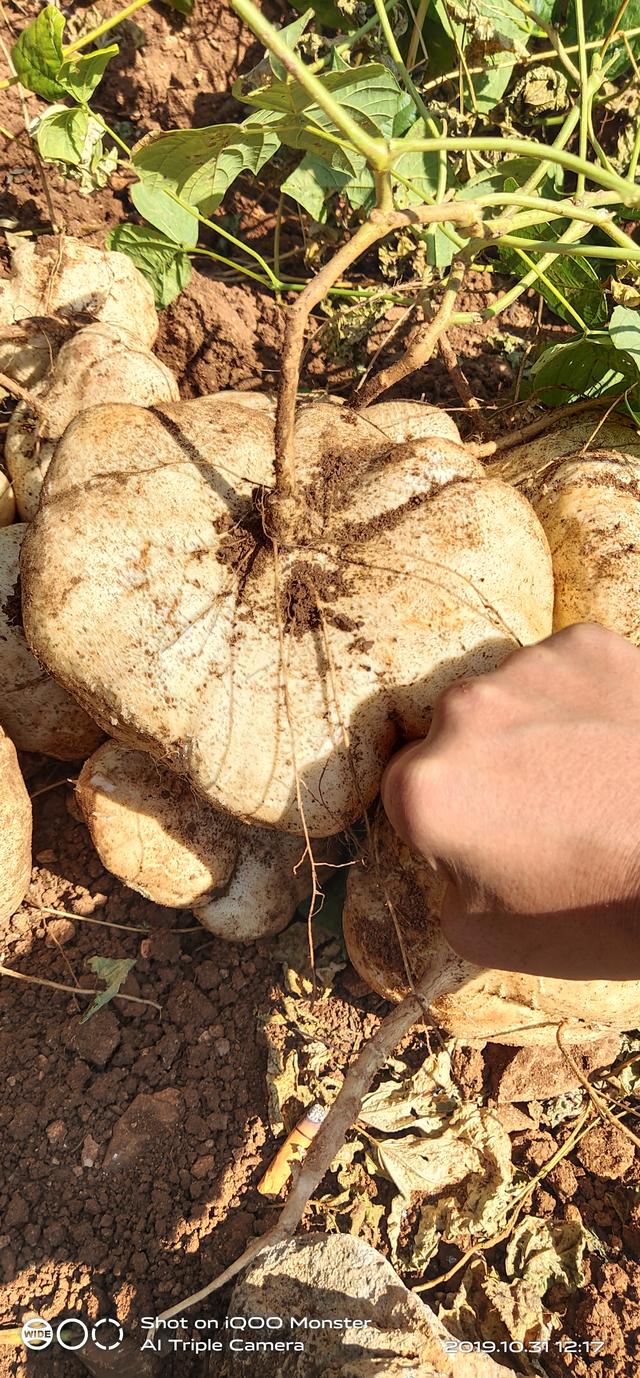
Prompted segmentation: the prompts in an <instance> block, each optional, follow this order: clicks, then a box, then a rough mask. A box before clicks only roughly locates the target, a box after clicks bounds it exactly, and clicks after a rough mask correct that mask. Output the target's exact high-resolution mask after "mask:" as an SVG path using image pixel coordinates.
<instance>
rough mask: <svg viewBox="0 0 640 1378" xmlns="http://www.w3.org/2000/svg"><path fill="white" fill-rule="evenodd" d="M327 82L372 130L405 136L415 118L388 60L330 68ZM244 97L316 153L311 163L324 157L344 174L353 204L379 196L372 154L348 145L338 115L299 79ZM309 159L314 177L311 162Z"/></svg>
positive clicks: (285, 138)
mask: <svg viewBox="0 0 640 1378" xmlns="http://www.w3.org/2000/svg"><path fill="white" fill-rule="evenodd" d="M322 82H323V85H324V86H325V87H326V89H327V90H328V91H330V92H331V93H332V94H333V95H334V96H337V97H338V99H339V101H340V105H341V106H342V107H343V109H346V110H348V112H349V114H350V115H351V116H352V117H353V118H354V119H355V120H356V121H357V123H358V124H359V125H360V126H361V128H363V129H364V130H365V131H366V132H367V133H368V134H369V135H373V136H376V137H380V136H382V137H383V138H401V137H402V136H403V135H404V134H405V133H406V130H407V128H408V126H409V125H410V124H411V123H412V122H413V113H414V112H413V103H412V101H411V98H410V97H409V96H408V95H407V94H406V92H404V91H402V89H401V88H400V86H399V85H398V82H397V81H396V78H395V76H394V75H393V73H392V72H390V71H389V70H388V68H386V67H384V66H383V65H382V63H378V62H371V63H367V64H366V65H364V66H362V67H359V68H357V69H353V68H346V69H344V70H338V71H333V72H328V73H326V74H325V75H324V76H323V78H322ZM236 89H237V88H236ZM242 98H243V99H244V100H245V102H246V103H247V104H249V105H255V106H256V107H258V108H259V109H260V111H261V114H260V116H259V118H260V119H261V120H262V121H263V122H264V115H263V114H262V110H263V109H265V108H266V110H267V112H268V113H270V115H271V122H270V124H269V128H270V129H271V130H272V131H273V132H275V133H277V134H278V136H279V138H280V140H281V142H282V143H283V144H286V145H287V146H288V147H290V148H299V149H301V150H302V151H303V152H304V153H306V154H312V155H313V156H314V159H315V160H317V161H315V162H314V163H312V164H311V167H312V168H314V169H316V170H317V168H318V166H319V162H323V163H324V164H325V165H326V166H327V167H328V168H330V169H331V170H332V172H334V173H339V174H342V178H341V190H342V191H343V194H344V196H345V197H346V198H347V200H348V202H349V204H350V205H351V206H353V207H354V208H357V209H360V208H362V209H365V210H367V209H369V207H370V206H371V205H372V204H373V201H374V181H373V174H372V172H371V170H370V168H369V166H368V164H367V162H366V159H365V158H364V157H363V156H362V154H360V153H356V152H354V150H353V149H351V148H350V147H348V146H345V145H344V141H343V140H342V136H341V135H340V132H339V130H338V129H337V128H336V126H335V125H334V124H333V122H332V120H331V119H330V118H329V116H328V115H326V114H325V112H324V110H322V109H320V107H319V106H318V105H316V104H314V102H313V101H312V100H311V98H310V97H309V96H308V94H307V92H306V91H305V90H304V89H303V88H302V87H301V86H300V85H299V84H298V83H297V82H273V83H271V84H270V85H269V86H268V87H265V88H263V89H262V90H261V91H260V92H257V91H253V92H251V93H249V94H246V93H245V94H244V96H243V97H242ZM254 118H257V117H254ZM303 162H304V166H303V173H304V174H305V181H307V182H308V181H309V179H308V177H307V174H308V171H309V167H310V165H309V163H307V162H305V161H304V160H303ZM313 181H314V183H317V181H318V177H317V176H315V175H314V177H313ZM293 185H294V190H296V188H297V189H299V186H300V183H299V181H297V180H294V184H293ZM302 191H303V195H307V196H308V194H309V186H308V185H307V186H306V187H304V186H303V188H302ZM310 194H311V199H312V202H313V204H314V205H315V206H316V208H318V207H319V204H320V199H319V196H318V193H317V187H316V186H314V187H312V188H311V192H310Z"/></svg>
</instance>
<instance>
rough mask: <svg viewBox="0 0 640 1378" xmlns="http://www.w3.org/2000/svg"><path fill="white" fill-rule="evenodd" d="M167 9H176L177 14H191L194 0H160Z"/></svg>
mask: <svg viewBox="0 0 640 1378" xmlns="http://www.w3.org/2000/svg"><path fill="white" fill-rule="evenodd" d="M162 4H163V5H166V6H167V9H170V10H177V12H178V14H186V15H189V14H193V6H194V4H195V0H162Z"/></svg>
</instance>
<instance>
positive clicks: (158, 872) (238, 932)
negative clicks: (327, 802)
mask: <svg viewBox="0 0 640 1378" xmlns="http://www.w3.org/2000/svg"><path fill="white" fill-rule="evenodd" d="M76 798H77V800H78V803H79V805H80V809H81V812H82V815H83V816H84V819H85V822H86V824H87V827H88V828H89V832H90V833H91V838H92V841H93V845H94V847H95V849H96V851H97V853H98V855H99V857H100V859H101V860H102V862H103V864H104V865H105V867H106V868H107V870H108V871H111V872H112V873H113V874H114V875H116V876H117V877H118V879H119V880H121V881H123V882H124V884H125V885H129V886H131V888H132V889H133V890H138V891H139V893H140V894H142V895H145V896H146V897H147V899H151V900H153V901H154V902H155V903H156V904H163V905H167V906H169V907H171V908H190V909H192V910H193V912H194V914H195V915H196V917H197V918H198V919H199V920H200V922H201V923H202V924H204V926H205V928H208V929H209V930H210V932H212V933H215V934H216V935H217V937H219V938H224V939H225V940H226V941H228V942H254V941H255V940H256V939H257V938H265V937H268V936H269V935H270V934H274V933H279V932H280V930H281V929H282V928H284V927H285V925H286V924H287V923H288V922H289V920H290V919H291V917H292V915H293V913H294V911H295V909H296V908H297V906H298V904H299V903H300V901H301V900H302V899H304V897H305V895H308V894H309V893H310V891H311V888H312V882H311V875H310V868H309V866H308V864H306V863H305V864H304V865H302V864H300V863H301V862H302V858H303V852H304V844H303V843H302V842H301V841H300V839H299V838H295V837H287V836H286V835H285V834H283V833H277V832H273V831H271V830H270V829H267V828H249V827H246V826H245V825H244V824H242V823H238V822H236V821H235V820H234V819H232V818H229V817H228V816H226V815H224V814H222V813H220V812H219V811H217V810H215V809H212V808H211V807H210V805H208V804H207V803H205V801H204V800H203V799H200V798H198V796H197V795H195V794H194V792H193V790H192V788H191V787H190V786H189V784H188V783H187V782H186V781H185V780H181V779H180V778H179V777H178V776H177V775H174V774H173V772H172V771H170V770H167V768H166V766H162V765H160V763H159V762H158V761H155V760H153V759H152V758H151V757H150V756H147V755H146V754H145V753H144V752H142V751H132V750H130V748H129V747H125V746H122V745H120V743H118V742H105V743H104V744H103V745H102V746H101V747H99V748H98V750H97V751H96V752H95V753H94V755H93V756H91V757H90V758H89V760H88V761H86V762H85V765H84V766H83V769H82V771H81V772H80V776H79V779H78V783H77V786H76ZM325 855H326V849H324V848H323V846H322V844H319V845H318V848H317V858H318V859H319V858H320V857H324V856H325Z"/></svg>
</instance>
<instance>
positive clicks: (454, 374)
mask: <svg viewBox="0 0 640 1378" xmlns="http://www.w3.org/2000/svg"><path fill="white" fill-rule="evenodd" d="M438 349H439V351H440V354H441V355H442V362H443V364H444V366H445V368H446V370H447V373H448V374H449V377H450V379H451V382H452V383H453V386H454V388H455V390H456V392H457V394H458V397H459V398H460V401H461V402H462V403H463V405H464V406H465V407H468V408H469V410H470V411H480V403H479V401H478V399H477V397H474V395H473V393H472V391H471V388H470V387H469V383H468V380H467V379H466V378H465V375H464V373H463V372H462V369H461V367H460V362H459V360H458V356H457V354H456V351H455V349H454V348H453V346H452V345H451V344H450V343H449V340H448V338H447V336H446V335H442V336H441V337H440V339H439V340H438Z"/></svg>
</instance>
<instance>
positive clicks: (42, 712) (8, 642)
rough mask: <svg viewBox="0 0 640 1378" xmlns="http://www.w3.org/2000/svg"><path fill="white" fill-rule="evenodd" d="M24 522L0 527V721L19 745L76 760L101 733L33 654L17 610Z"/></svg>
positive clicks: (49, 754) (91, 745) (94, 744)
mask: <svg viewBox="0 0 640 1378" xmlns="http://www.w3.org/2000/svg"><path fill="white" fill-rule="evenodd" d="M25 531H26V526H24V525H23V524H22V523H16V524H15V525H14V526H4V527H0V723H2V726H3V728H4V729H5V731H6V732H7V733H8V734H9V736H10V737H11V739H12V741H13V742H14V743H15V745H16V747H17V748H18V750H19V751H39V752H42V754H43V755H44V756H55V757H56V758H57V759H58V760H61V761H75V760H79V759H80V758H81V757H84V756H86V755H87V753H88V752H89V751H94V750H95V748H96V746H97V745H98V742H100V741H101V740H102V737H103V735H104V733H103V732H102V731H101V729H100V728H99V727H98V726H97V725H96V723H94V722H92V720H91V718H89V717H88V716H87V714H86V713H85V712H84V710H83V709H82V708H80V706H79V705H78V704H77V703H74V701H73V699H71V698H70V697H69V695H68V694H67V693H66V692H65V690H64V689H62V688H61V686H60V685H59V684H56V682H55V680H54V679H52V678H51V675H49V674H47V671H46V670H44V669H43V668H42V666H41V665H39V664H38V662H37V660H36V658H35V656H33V655H32V654H31V651H30V650H29V647H28V646H27V643H26V641H25V637H24V632H23V630H22V622H21V612H20V546H21V545H22V540H23V537H24V533H25Z"/></svg>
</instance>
